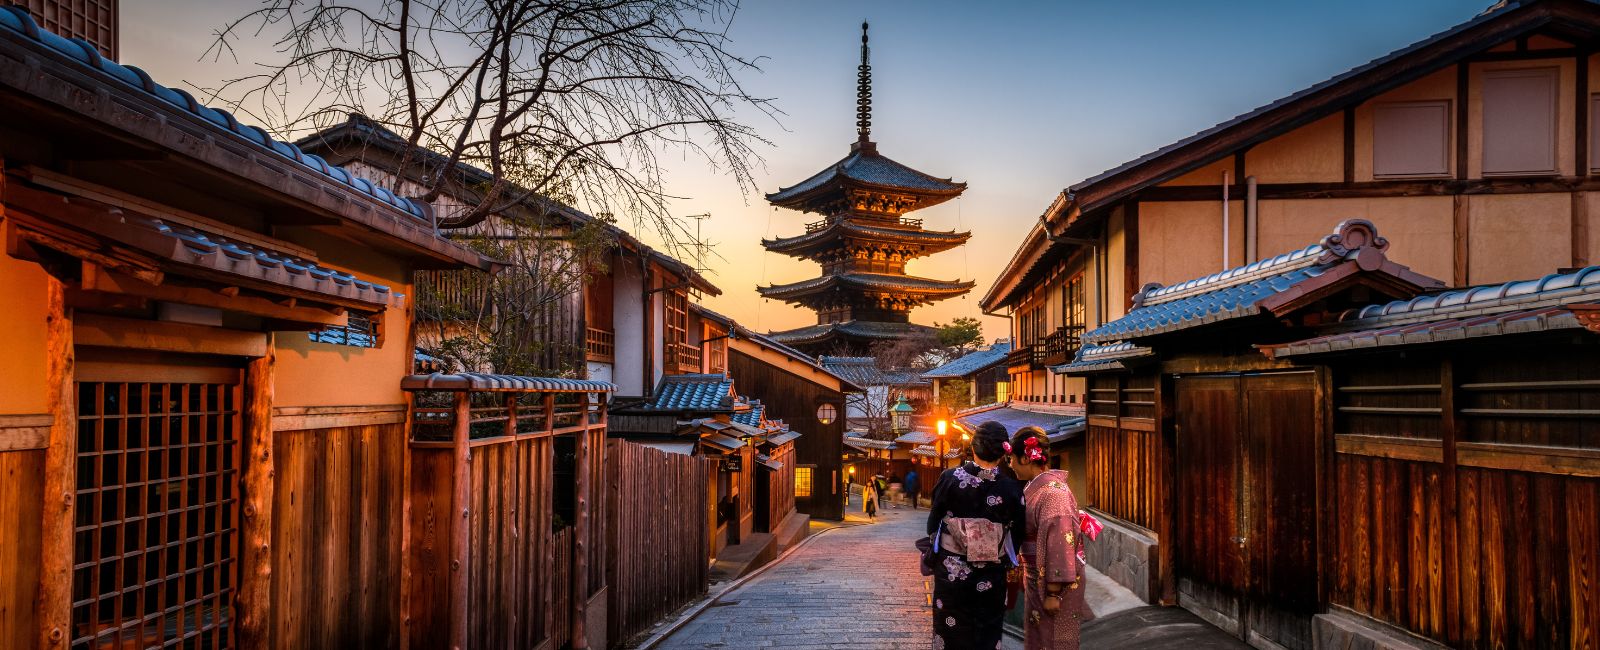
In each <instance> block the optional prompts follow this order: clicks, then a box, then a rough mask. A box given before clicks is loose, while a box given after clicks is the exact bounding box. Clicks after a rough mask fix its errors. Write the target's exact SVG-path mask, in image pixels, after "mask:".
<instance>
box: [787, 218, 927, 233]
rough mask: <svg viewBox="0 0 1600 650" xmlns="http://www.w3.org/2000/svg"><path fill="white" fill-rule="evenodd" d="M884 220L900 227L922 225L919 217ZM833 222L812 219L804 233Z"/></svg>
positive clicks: (918, 226)
mask: <svg viewBox="0 0 1600 650" xmlns="http://www.w3.org/2000/svg"><path fill="white" fill-rule="evenodd" d="M886 221H888V222H889V225H892V226H899V227H901V228H921V227H922V220H921V219H904V218H902V219H887V220H886ZM833 222H834V220H833V219H823V220H822V221H813V222H811V223H808V224H806V234H808V235H809V234H811V233H814V232H816V231H818V230H822V229H824V228H827V227H828V225H829V224H832V223H833Z"/></svg>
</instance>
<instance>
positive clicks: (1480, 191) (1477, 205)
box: [982, 0, 1600, 403]
mask: <svg viewBox="0 0 1600 650" xmlns="http://www.w3.org/2000/svg"><path fill="white" fill-rule="evenodd" d="M1597 30H1600V6H1597V5H1595V4H1594V3H1591V2H1587V1H1585V0H1525V1H1520V2H1499V3H1495V4H1494V6H1492V7H1490V8H1489V9H1488V10H1486V11H1484V12H1483V13H1481V14H1480V15H1477V16H1474V17H1471V19H1470V20H1467V21H1466V22H1463V23H1461V24H1459V25H1456V26H1454V27H1450V28H1448V29H1445V30H1444V31H1441V32H1439V33H1437V34H1434V35H1432V36H1429V37H1428V38H1426V39H1424V40H1421V41H1418V42H1416V43H1413V44H1411V45H1408V46H1405V47H1403V48H1400V49H1398V50H1396V51H1394V52H1393V53H1391V54H1388V55H1385V56H1383V57H1381V58H1378V59H1375V60H1373V61H1370V62H1366V63H1363V64H1361V65H1359V66H1357V67H1355V68H1352V69H1351V70H1349V71H1347V72H1344V73H1341V74H1339V75H1337V76H1335V77H1333V78H1331V79H1328V80H1326V81H1323V82H1321V83H1318V84H1316V85H1313V86H1311V87H1308V88H1305V89H1301V90H1299V91H1297V92H1294V93H1293V94H1288V95H1287V96H1284V97H1283V98H1281V99H1278V100H1276V101H1273V102H1271V103H1269V104H1267V105H1265V106H1262V107H1261V108H1259V109H1256V110H1253V111H1250V112H1248V113H1245V114H1244V115H1241V116H1238V117H1236V118H1234V119H1230V120H1228V121H1226V122H1223V123H1221V124H1218V125H1216V126H1214V127H1211V128H1208V129H1206V130H1204V131H1201V132H1200V133H1197V134H1195V135H1193V136H1191V137H1188V138H1185V139H1183V140H1180V141H1178V142H1174V143H1171V144H1169V145H1167V146H1164V147H1162V148H1160V149H1158V150H1156V151H1154V152H1151V153H1149V154H1147V155H1144V156H1141V157H1139V158H1137V159H1135V160H1132V161H1129V162H1127V163H1125V164H1123V165H1120V166H1117V167H1116V168H1114V169H1111V170H1109V171H1107V172H1105V173H1102V174H1099V175H1096V176H1094V177H1092V178H1089V179H1086V180H1083V181H1081V182H1077V183H1074V184H1072V185H1071V186H1070V187H1068V188H1067V189H1066V190H1064V191H1063V192H1062V193H1061V194H1060V195H1059V196H1057V197H1054V200H1052V201H1051V202H1050V204H1049V206H1048V207H1047V208H1046V210H1045V211H1044V214H1043V215H1042V216H1041V219H1040V222H1041V223H1040V225H1039V226H1036V227H1034V228H1033V229H1032V230H1031V231H1029V232H1028V233H1027V234H1026V235H1025V236H1024V237H1023V240H1022V242H1021V244H1020V245H1019V246H1018V250H1017V252H1016V254H1015V255H1014V256H1013V258H1012V260H1011V261H1010V262H1009V263H1008V265H1007V266H1006V268H1005V269H1004V270H1003V271H1002V272H1001V274H1000V276H999V277H998V278H997V280H996V282H995V284H994V285H993V286H992V287H991V288H990V289H989V291H988V293H987V294H986V295H985V296H984V299H983V301H982V305H983V307H984V309H985V310H986V311H989V312H994V313H998V314H1007V315H1009V316H1010V317H1011V318H1012V321H1013V322H1012V333H1013V338H1014V340H1015V349H1014V351H1013V353H1012V354H1013V356H1012V359H1011V361H1010V364H1009V365H1010V368H1011V378H1012V386H1011V392H1012V394H1013V398H1014V399H1016V400H1019V401H1024V402H1041V401H1042V402H1045V403H1060V402H1066V403H1082V402H1083V400H1084V399H1085V397H1086V395H1087V387H1086V385H1085V384H1084V383H1083V382H1082V380H1081V379H1078V378H1072V377H1065V376H1061V375H1059V374H1054V373H1050V372H1049V371H1048V368H1049V367H1050V366H1053V365H1058V364H1059V363H1060V360H1061V359H1063V358H1070V357H1071V355H1072V353H1073V350H1074V346H1075V345H1076V342H1075V341H1074V337H1076V336H1077V335H1078V334H1080V333H1081V330H1082V328H1085V327H1089V328H1092V327H1094V326H1096V325H1098V324H1102V323H1105V322H1108V321H1110V320H1113V319H1115V318H1118V317H1120V316H1122V315H1123V314H1125V313H1126V312H1127V310H1128V309H1129V308H1130V307H1131V306H1132V303H1131V301H1132V299H1133V297H1134V296H1135V295H1136V294H1137V293H1138V292H1139V289H1140V287H1142V286H1143V285H1144V284H1146V283H1149V282H1161V283H1167V284H1170V283H1174V282H1178V281H1182V280H1184V279H1187V278H1192V277H1198V276H1204V275H1207V274H1209V273H1213V272H1216V271H1221V270H1224V269H1229V268H1233V267H1236V266H1239V265H1241V264H1244V263H1246V262H1249V261H1252V260H1256V259H1261V258H1266V257H1271V256H1274V255H1278V254H1281V253H1286V252H1291V251H1293V250H1296V249H1297V248H1298V247H1300V246H1301V245H1302V243H1303V242H1305V241H1309V240H1311V239H1313V238H1314V237H1317V236H1320V234H1321V233H1324V232H1327V231H1328V230H1330V229H1331V228H1332V227H1333V226H1334V225H1335V224H1337V223H1338V222H1340V221H1343V220H1345V219H1348V218H1363V219H1367V220H1369V221H1371V222H1373V223H1374V224H1377V226H1378V227H1379V228H1381V229H1382V230H1383V231H1384V232H1385V233H1387V234H1389V235H1390V236H1391V237H1392V238H1394V240H1395V241H1396V242H1397V243H1396V244H1395V245H1396V246H1398V247H1401V248H1400V249H1398V250H1396V251H1394V255H1395V256H1396V257H1398V258H1401V259H1405V260H1407V262H1408V263H1409V264H1410V265H1411V266H1412V267H1414V268H1415V269H1416V270H1417V271H1418V272H1420V273H1424V274H1426V275H1429V276H1431V277H1435V278H1439V279H1441V280H1443V281H1445V282H1446V283H1447V284H1449V285H1451V286H1466V285H1469V284H1482V283H1486V282H1499V281H1504V280H1509V279H1513V278H1520V277H1532V276H1537V275H1540V274H1543V273H1548V272H1550V271H1552V270H1555V269H1557V268H1570V267H1580V266H1584V265H1586V264H1588V263H1590V261H1592V260H1593V258H1594V255H1595V253H1594V251H1595V250H1596V248H1597V246H1600V239H1597V238H1600V228H1595V227H1592V226H1591V225H1590V220H1591V216H1590V215H1591V214H1593V213H1594V212H1595V208H1594V207H1593V206H1594V205H1595V201H1597V200H1600V194H1597V193H1595V191H1594V190H1595V181H1594V180H1593V179H1592V178H1591V176H1592V172H1593V171H1594V170H1596V169H1600V145H1597V140H1596V138H1597V137H1600V135H1597V134H1600V129H1597V128H1595V125H1594V122H1595V119H1596V118H1595V116H1596V111H1597V110H1600V101H1597V100H1596V97H1597V96H1600V95H1597V93H1600V77H1597V76H1596V75H1600V61H1597V60H1596V58H1595V57H1596V55H1595V54H1594V53H1593V52H1592V51H1590V50H1589V49H1588V47H1587V44H1588V43H1590V42H1592V40H1593V39H1594V37H1595V35H1596V33H1597Z"/></svg>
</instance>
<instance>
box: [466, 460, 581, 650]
mask: <svg viewBox="0 0 1600 650" xmlns="http://www.w3.org/2000/svg"><path fill="white" fill-rule="evenodd" d="M551 454H552V449H551V439H550V438H532V439H529V438H524V439H521V440H505V441H502V442H497V443H494V444H485V445H481V446H478V447H474V448H473V450H472V468H471V472H472V476H471V482H472V484H471V490H472V504H471V513H472V521H471V524H470V527H469V530H470V541H469V542H468V556H469V557H470V558H471V559H472V561H471V563H470V564H469V574H468V578H467V582H468V585H469V586H468V600H469V603H470V604H469V606H468V608H467V612H468V621H467V638H468V640H469V644H470V646H471V647H473V648H507V647H516V648H527V647H533V646H534V645H537V644H538V643H539V642H540V641H541V640H542V638H543V636H542V635H541V632H542V631H543V629H542V622H543V621H552V622H553V623H554V624H555V626H556V629H557V630H561V631H569V630H570V626H571V616H570V612H571V608H570V602H571V600H570V593H571V588H572V585H571V581H570V579H569V578H570V577H571V575H572V572H571V564H572V541H571V536H572V532H571V531H572V528H571V527H570V526H568V527H566V528H563V529H562V531H561V535H564V536H565V537H563V538H559V539H558V538H557V537H556V533H555V532H554V531H552V530H551V528H550V523H549V521H550V520H549V519H548V518H547V517H540V516H538V515H540V514H548V513H549V512H551V509H552V508H553V504H552V502H551V499H552V496H553V493H554V490H553V489H552V485H551V480H552V474H551V469H552V457H551ZM560 539H565V540H566V541H565V542H562V541H560ZM552 544H553V545H554V546H555V551H554V553H555V561H554V562H551V563H545V562H542V561H541V560H540V558H541V557H548V556H549V555H548V552H547V551H546V549H545V547H546V546H548V545H552ZM563 544H565V546H563ZM545 581H549V584H550V585H551V587H552V588H553V589H555V591H556V594H555V595H556V598H554V599H551V600H548V601H547V600H546V599H544V598H543V597H542V591H541V589H543V586H544V583H545ZM552 615H553V616H552ZM567 633H570V632H567ZM558 646H559V644H558Z"/></svg>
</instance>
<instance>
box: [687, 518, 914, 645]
mask: <svg viewBox="0 0 1600 650" xmlns="http://www.w3.org/2000/svg"><path fill="white" fill-rule="evenodd" d="M852 505H853V506H855V507H856V508H859V507H860V506H859V504H858V503H857V502H856V501H855V500H852ZM927 513H928V511H926V510H917V511H911V510H907V509H899V510H896V509H889V510H887V511H886V512H885V513H884V514H883V515H882V516H880V517H879V518H878V522H879V523H877V524H875V525H867V526H851V527H845V528H841V529H839V530H833V531H830V532H828V533H826V534H824V535H822V536H821V537H820V538H818V539H816V540H813V541H811V542H810V543H808V544H806V545H805V546H804V547H802V548H800V550H798V551H796V552H795V554H794V555H791V556H789V558H788V559H786V560H784V561H783V562H781V563H779V564H777V565H776V566H773V567H771V568H769V569H767V571H766V572H765V573H763V574H761V575H759V576H757V577H756V578H754V579H752V580H751V581H750V582H747V583H745V584H744V585H742V586H740V587H739V588H737V589H734V590H732V591H729V592H728V593H725V594H723V595H722V598H721V599H720V600H719V601H718V602H716V603H714V604H713V605H712V606H711V607H709V608H707V609H706V610H705V611H704V612H702V613H701V614H700V615H699V616H698V617H696V618H695V620H693V621H691V622H689V623H688V624H687V625H685V626H684V627H683V628H682V629H680V630H678V631H677V632H676V633H674V634H673V635H672V636H670V637H668V638H667V639H665V640H664V641H663V642H662V643H661V644H660V645H658V646H656V647H657V648H662V649H672V650H683V649H689V648H693V649H695V650H701V649H703V648H767V647H772V648H788V649H791V650H798V649H804V648H815V649H818V650H821V649H829V648H862V649H869V648H870V649H878V648H926V647H928V644H929V637H928V634H929V632H928V630H929V629H930V623H929V621H928V616H929V614H928V610H927V608H926V603H927V596H926V595H925V594H926V590H925V589H926V588H925V587H924V584H923V579H924V578H923V577H922V576H921V575H920V574H919V573H917V555H916V552H915V550H914V549H913V548H912V545H911V544H912V542H913V541H915V540H916V539H917V537H919V536H920V535H921V534H922V533H921V530H922V528H921V527H922V525H923V523H924V522H925V521H926V519H925V518H926V517H927Z"/></svg>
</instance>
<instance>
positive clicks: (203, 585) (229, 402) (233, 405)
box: [71, 382, 240, 649]
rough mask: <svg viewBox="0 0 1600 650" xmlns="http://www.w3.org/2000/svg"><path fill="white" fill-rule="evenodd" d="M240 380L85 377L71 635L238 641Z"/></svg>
mask: <svg viewBox="0 0 1600 650" xmlns="http://www.w3.org/2000/svg"><path fill="white" fill-rule="evenodd" d="M239 428H240V417H239V392H238V386H237V385H235V384H219V383H208V384H201V383H133V382H103V383H102V382H80V383H79V384H78V452H77V462H78V468H77V491H76V506H77V507H76V522H75V527H74V531H75V534H74V540H73V572H72V643H71V647H72V648H74V649H77V648H84V649H88V648H148V647H162V648H229V647H232V646H233V642H234V641H233V630H232V623H233V612H232V610H231V607H230V604H231V603H232V601H233V598H234V592H235V590H236V589H237V587H238V567H237V564H236V559H235V558H236V557H237V552H238V534H237V526H238V514H237V508H238V480H239V477H238V473H239V463H240V458H239V445H238V439H239Z"/></svg>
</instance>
